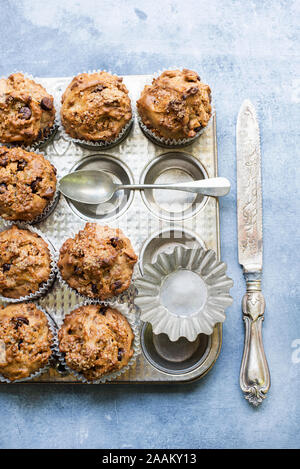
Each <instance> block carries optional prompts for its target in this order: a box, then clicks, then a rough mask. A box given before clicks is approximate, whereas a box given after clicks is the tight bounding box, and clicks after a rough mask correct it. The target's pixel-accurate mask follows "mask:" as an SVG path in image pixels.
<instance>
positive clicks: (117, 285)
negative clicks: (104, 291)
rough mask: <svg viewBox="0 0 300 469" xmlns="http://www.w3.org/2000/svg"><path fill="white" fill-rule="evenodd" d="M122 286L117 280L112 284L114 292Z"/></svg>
mask: <svg viewBox="0 0 300 469" xmlns="http://www.w3.org/2000/svg"><path fill="white" fill-rule="evenodd" d="M121 286H122V282H121V281H120V280H117V281H116V282H115V283H114V289H115V290H119V288H121Z"/></svg>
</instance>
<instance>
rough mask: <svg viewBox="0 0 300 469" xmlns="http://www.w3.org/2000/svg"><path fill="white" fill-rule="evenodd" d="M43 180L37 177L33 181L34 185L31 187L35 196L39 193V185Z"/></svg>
mask: <svg viewBox="0 0 300 469" xmlns="http://www.w3.org/2000/svg"><path fill="white" fill-rule="evenodd" d="M41 180H42V178H40V177H37V178H36V179H35V180H34V181H32V183H31V184H30V187H31V190H32V192H33V194H35V193H36V192H37V185H38V183H39V182H40V181H41Z"/></svg>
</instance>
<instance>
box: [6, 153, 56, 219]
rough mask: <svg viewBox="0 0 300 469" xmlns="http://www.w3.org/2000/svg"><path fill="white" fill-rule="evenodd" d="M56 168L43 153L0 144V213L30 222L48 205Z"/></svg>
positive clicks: (52, 191)
mask: <svg viewBox="0 0 300 469" xmlns="http://www.w3.org/2000/svg"><path fill="white" fill-rule="evenodd" d="M55 190H56V169H55V168H54V166H52V164H51V163H50V162H49V161H48V160H46V159H45V158H44V157H43V155H38V154H36V153H33V152H28V151H25V150H23V149H22V148H20V147H15V148H6V147H0V215H1V216H2V217H3V218H4V219H5V220H22V221H27V222H31V221H33V220H34V219H36V218H37V217H38V216H40V215H42V214H43V213H44V211H45V209H46V208H47V207H49V205H50V204H51V202H52V200H53V198H54V195H55Z"/></svg>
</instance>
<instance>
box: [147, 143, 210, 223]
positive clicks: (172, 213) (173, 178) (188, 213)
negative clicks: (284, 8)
mask: <svg viewBox="0 0 300 469" xmlns="http://www.w3.org/2000/svg"><path fill="white" fill-rule="evenodd" d="M207 177H208V175H207V172H206V170H205V168H204V166H203V165H202V164H201V163H200V161H199V160H197V159H196V158H195V157H194V156H192V155H190V154H189V153H185V152H179V151H177V152H176V151H173V152H168V153H164V154H162V155H160V156H158V157H156V158H154V159H153V160H151V161H150V162H149V163H148V164H147V166H145V168H144V169H143V171H142V174H141V177H140V183H141V184H171V183H176V182H177V183H178V182H191V181H197V180H201V179H206V178H207ZM141 196H142V199H143V201H144V203H145V205H146V207H147V208H148V209H149V210H150V211H151V212H152V213H153V214H154V215H156V216H157V217H158V218H162V219H164V220H168V221H180V220H185V219H187V218H190V217H193V216H194V215H196V214H197V213H198V212H199V211H200V210H201V209H202V208H203V207H204V205H205V203H206V202H207V200H208V198H207V197H205V196H203V195H201V194H193V193H192V192H184V191H174V190H160V189H145V190H143V191H142V192H141Z"/></svg>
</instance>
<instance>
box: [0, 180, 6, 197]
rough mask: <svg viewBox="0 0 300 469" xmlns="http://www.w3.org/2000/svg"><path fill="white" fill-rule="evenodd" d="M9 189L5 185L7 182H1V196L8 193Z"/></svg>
mask: <svg viewBox="0 0 300 469" xmlns="http://www.w3.org/2000/svg"><path fill="white" fill-rule="evenodd" d="M6 189H7V185H6V184H5V182H1V183H0V192H1V194H3V192H4V191H6Z"/></svg>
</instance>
